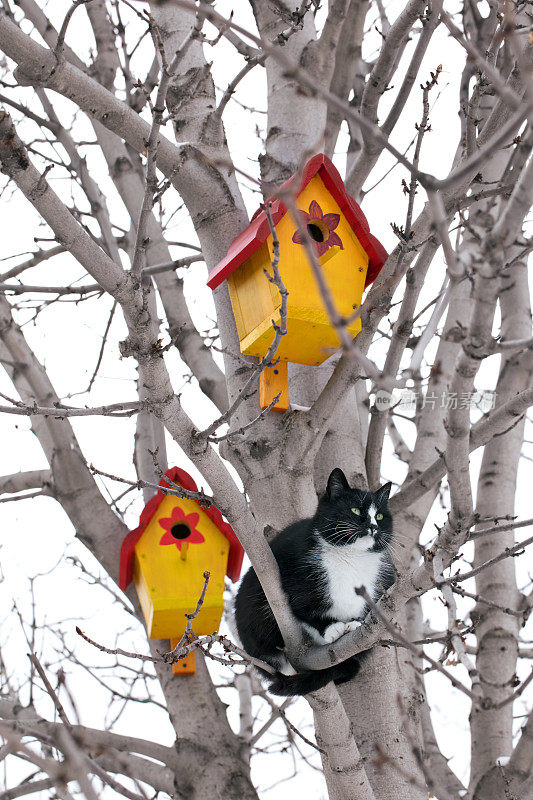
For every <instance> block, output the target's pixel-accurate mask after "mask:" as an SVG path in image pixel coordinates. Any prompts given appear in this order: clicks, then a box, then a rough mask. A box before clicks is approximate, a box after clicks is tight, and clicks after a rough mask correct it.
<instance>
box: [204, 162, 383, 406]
mask: <svg viewBox="0 0 533 800" xmlns="http://www.w3.org/2000/svg"><path fill="white" fill-rule="evenodd" d="M295 181H296V176H293V177H292V178H290V179H289V180H288V181H287V182H286V183H285V184H284V185H283V186H282V187H281V190H280V194H281V195H282V194H283V192H284V191H286V190H288V189H289V190H292V192H294V195H295V198H296V205H297V207H298V209H299V212H300V215H301V219H300V226H302V225H305V226H306V228H307V232H308V234H309V236H310V238H311V239H312V241H313V243H314V246H315V249H316V253H317V257H318V259H319V261H320V264H321V267H322V270H323V274H324V277H325V280H326V284H327V286H328V288H329V291H330V293H331V296H332V298H333V300H334V302H335V304H336V306H337V310H338V311H339V313H340V314H341V315H342V316H343V317H345V318H348V317H350V315H351V314H353V312H354V311H355V310H356V309H357V308H359V306H360V305H361V301H362V296H363V290H364V288H365V287H366V286H368V285H369V284H370V283H372V281H373V280H374V279H375V278H376V277H377V275H378V273H379V271H380V270H381V268H382V266H383V264H384V263H385V261H386V259H387V252H386V251H385V249H384V248H383V246H382V245H381V244H380V242H379V241H378V240H377V239H376V237H375V236H373V235H372V234H371V233H370V229H369V227H368V222H367V221H366V217H365V215H364V214H363V212H362V211H361V209H360V207H359V205H358V204H357V203H356V201H355V200H354V199H353V197H350V195H349V194H347V192H346V189H345V187H344V183H343V181H342V178H341V176H340V175H339V172H338V171H337V169H336V168H335V167H334V166H333V163H332V162H331V161H330V159H329V158H328V157H327V156H325V155H322V154H320V155H317V156H314V157H313V158H312V159H311V160H310V161H308V163H307V164H306V165H305V167H304V170H303V172H302V175H301V181H300V184H299V186H297V185H296V183H295ZM269 202H271V214H272V220H273V222H274V225H275V227H276V234H277V237H278V239H279V252H280V257H279V271H280V275H281V278H282V280H283V283H284V284H285V287H286V288H287V290H288V302H287V334H286V335H285V336H283V338H282V339H281V342H280V344H279V347H278V350H277V352H276V355H275V360H276V359H279V362H278V363H277V364H274V366H273V367H270V368H267V369H266V370H265V371H264V372H263V373H262V375H261V382H260V389H261V391H260V395H261V399H260V402H261V407H262V408H266V407H267V406H268V405H269V403H270V402H271V401H272V399H273V398H274V397H275V396H276V394H277V393H278V392H279V391H280V390H281V391H282V392H283V394H282V397H281V398H280V402H278V404H277V405H276V406H274V409H273V410H277V411H285V410H287V408H288V386H287V385H285V382H286V375H287V362H290V361H292V362H294V363H297V364H311V365H317V364H321V363H322V362H323V361H324V360H325V359H326V358H328V357H329V356H330V355H331V354H332V353H333V352H334V351H335V350H337V349H338V348H339V347H340V341H339V337H338V335H337V331H336V330H335V327H334V326H333V325H332V324H331V321H330V319H329V316H328V313H327V311H326V307H325V305H324V300H323V297H322V295H321V293H320V290H319V287H318V285H317V282H316V280H315V277H314V275H313V272H312V268H311V265H310V264H309V261H308V258H307V255H306V252H305V247H304V244H303V240H302V237H301V235H300V233H299V229H298V228H299V226H298V224H297V223H296V222H295V220H294V219H293V218H292V216H291V214H288V213H287V207H286V206H285V204H284V203H283V202H282V201H281V200H279V199H274V200H272V201H269ZM273 257H274V254H273V247H272V233H271V230H270V226H269V223H268V219H267V216H266V213H265V212H264V211H263V210H258V211H257V212H256V213H255V214H254V216H253V218H252V222H251V223H250V225H249V226H248V227H247V228H246V230H244V231H243V232H242V233H241V234H240V235H239V236H237V238H236V239H235V241H234V242H233V243H232V244H231V246H230V248H229V250H228V254H227V256H226V258H224V259H223V261H221V262H220V263H219V264H218V265H217V266H216V267H215V268H214V269H213V270H212V272H211V273H210V275H209V278H208V281H207V284H208V286H210V287H211V289H215V288H216V287H217V286H219V285H220V284H221V283H222V282H223V281H224V280H226V281H227V283H228V289H229V294H230V299H231V304H232V308H233V313H234V315H235V322H236V324H237V332H238V334H239V340H240V346H241V352H242V353H245V354H246V355H250V356H258V357H259V358H262V357H263V356H265V355H266V353H267V352H268V349H269V347H270V345H271V343H272V340H273V338H274V330H273V326H272V322H274V323H276V324H278V325H279V322H280V306H281V296H280V293H279V290H278V288H277V286H276V285H275V284H273V283H271V282H270V281H269V280H268V278H267V277H266V275H265V271H266V272H268V273H269V274H270V275H272V267H271V264H272V260H273ZM360 329H361V322H360V320H359V318H357V319H356V320H354V321H353V322H352V323H351V324H350V325H349V326H348V331H349V333H350V334H351V335H352V336H355V335H356V334H357V333H358V332H359V330H360Z"/></svg>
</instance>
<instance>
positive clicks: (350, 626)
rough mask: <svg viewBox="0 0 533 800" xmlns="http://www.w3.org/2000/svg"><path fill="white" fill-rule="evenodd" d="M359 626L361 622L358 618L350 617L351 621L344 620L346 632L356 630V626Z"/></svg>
mask: <svg viewBox="0 0 533 800" xmlns="http://www.w3.org/2000/svg"><path fill="white" fill-rule="evenodd" d="M360 627H361V622H360V621H359V620H358V619H352V621H351V622H346V623H345V626H344V633H348V632H349V631H356V630H357V628H360Z"/></svg>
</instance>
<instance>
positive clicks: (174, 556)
mask: <svg viewBox="0 0 533 800" xmlns="http://www.w3.org/2000/svg"><path fill="white" fill-rule="evenodd" d="M165 474H166V478H168V480H165V479H164V478H163V479H162V480H161V481H160V484H159V485H160V486H161V487H164V488H167V487H168V486H169V485H171V484H169V481H170V482H171V483H174V484H178V485H180V486H182V487H183V488H184V489H188V490H189V491H192V492H196V491H198V489H197V487H196V484H195V482H194V481H193V479H192V478H191V476H190V475H188V474H187V473H186V472H185V471H184V470H182V469H179V468H178V467H174V468H172V469H169V470H168V472H166V473H165ZM243 556H244V550H243V548H242V546H241V544H240V543H239V541H238V539H237V537H236V535H235V533H234V531H233V529H232V528H231V526H230V525H228V523H227V522H224V520H223V519H222V515H221V513H220V511H219V510H218V509H217V508H215V507H214V506H209V507H208V508H205V509H204V508H201V507H200V506H199V505H198V503H197V502H196V501H195V500H189V499H187V498H181V497H177V496H176V495H173V494H165V493H164V492H163V491H161V490H160V491H158V492H157V494H156V495H155V496H154V497H152V499H151V500H149V501H148V503H147V504H146V506H145V507H144V509H143V511H142V514H141V518H140V524H139V527H138V528H135V530H133V531H130V533H128V535H127V536H126V537H125V539H124V541H123V542H122V547H121V550H120V576H119V585H120V588H121V589H122V590H124V591H125V590H126V588H127V586H128V585H129V583H130V582H131V580H133V581H134V583H135V588H136V589H137V594H138V596H139V602H140V604H141V608H142V610H143V614H144V618H145V620H146V627H147V630H148V636H149V637H150V638H151V639H170V640H171V645H172V647H174V646H175V645H176V643H177V642H178V641H179V639H180V637H181V636H182V634H183V632H184V630H185V625H186V618H185V614H190V613H192V612H193V611H194V610H195V608H196V605H197V603H198V600H199V598H200V594H201V592H202V589H203V587H204V582H205V581H204V577H203V575H204V572H205V571H206V570H208V571H209V572H210V578H209V583H208V586H207V591H206V594H205V598H204V602H203V604H202V607H201V609H200V612H199V614H198V616H197V617H195V619H194V623H193V629H194V632H195V634H196V635H200V634H209V633H213V632H214V631H216V630H218V626H219V624H220V620H221V617H222V611H223V609H224V601H223V591H224V577H225V576H226V575H228V577H229V578H231V580H233V581H236V580H238V578H239V575H240V571H241V566H242V560H243ZM173 668H174V672H175V674H187V673H189V674H190V673H193V672H194V671H195V668H194V655H193V653H191V654H189V655H188V656H187V658H185V659H181V660H180V661H178V662H177V663H176V664H174V665H173Z"/></svg>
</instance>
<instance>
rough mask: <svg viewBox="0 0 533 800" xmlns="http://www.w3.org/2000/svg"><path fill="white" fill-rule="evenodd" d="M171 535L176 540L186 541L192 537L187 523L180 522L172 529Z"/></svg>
mask: <svg viewBox="0 0 533 800" xmlns="http://www.w3.org/2000/svg"><path fill="white" fill-rule="evenodd" d="M170 533H171V535H172V536H173V537H174V539H186V538H187V537H188V536H190V535H191V529H190V527H189V526H188V525H187V524H186V523H185V522H178V523H177V524H176V525H173V526H172V527H171V529H170Z"/></svg>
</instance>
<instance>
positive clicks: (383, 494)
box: [374, 481, 392, 508]
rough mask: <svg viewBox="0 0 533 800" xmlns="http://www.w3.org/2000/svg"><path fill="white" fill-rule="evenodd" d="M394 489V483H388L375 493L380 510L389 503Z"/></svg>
mask: <svg viewBox="0 0 533 800" xmlns="http://www.w3.org/2000/svg"><path fill="white" fill-rule="evenodd" d="M391 489H392V483H391V482H390V481H389V483H386V484H385V485H384V486H382V487H381V488H380V489H378V490H377V492H374V497H375V498H376V506H377V507H378V508H379V506H381V505H385V503H388V502H389V495H390V490H391Z"/></svg>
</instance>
